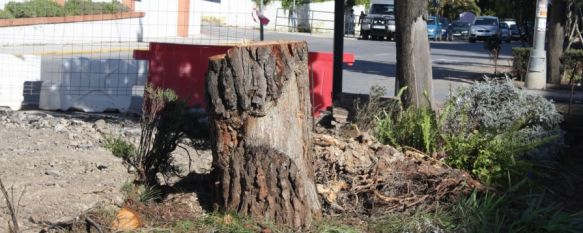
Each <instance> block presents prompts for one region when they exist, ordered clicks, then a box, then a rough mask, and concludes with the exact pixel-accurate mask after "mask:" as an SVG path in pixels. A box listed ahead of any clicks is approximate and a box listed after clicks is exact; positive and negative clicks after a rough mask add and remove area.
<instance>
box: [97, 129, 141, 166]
mask: <svg viewBox="0 0 583 233" xmlns="http://www.w3.org/2000/svg"><path fill="white" fill-rule="evenodd" d="M103 147H105V149H108V150H109V151H111V153H112V154H113V155H114V156H115V157H118V158H121V159H123V160H127V159H129V158H130V157H131V156H134V155H135V153H136V147H135V146H134V145H132V144H131V143H129V142H127V141H125V140H123V139H122V138H121V137H117V138H116V137H112V136H108V135H105V136H104V142H103Z"/></svg>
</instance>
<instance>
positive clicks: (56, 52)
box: [32, 47, 147, 56]
mask: <svg viewBox="0 0 583 233" xmlns="http://www.w3.org/2000/svg"><path fill="white" fill-rule="evenodd" d="M136 49H143V48H142V47H135V48H115V49H91V50H69V51H48V52H40V53H32V55H37V56H55V55H76V54H98V53H111V52H133V51H134V50H136ZM146 49H147V47H146Z"/></svg>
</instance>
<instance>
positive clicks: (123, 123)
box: [0, 110, 141, 150]
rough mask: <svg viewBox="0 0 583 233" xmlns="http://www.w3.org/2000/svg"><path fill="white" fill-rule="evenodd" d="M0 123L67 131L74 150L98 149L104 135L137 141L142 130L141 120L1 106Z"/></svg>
mask: <svg viewBox="0 0 583 233" xmlns="http://www.w3.org/2000/svg"><path fill="white" fill-rule="evenodd" d="M0 125H2V126H3V127H5V128H7V129H10V128H21V129H30V130H45V129H52V130H53V131H54V132H55V133H57V134H63V135H67V137H68V139H69V141H68V143H69V145H68V147H69V148H70V149H74V150H91V149H95V148H96V147H99V144H100V142H101V140H102V138H103V136H104V135H105V136H113V137H124V138H126V139H129V140H131V141H133V142H136V141H137V140H139V137H140V133H141V132H140V126H139V124H138V123H137V121H135V120H131V119H129V118H123V117H117V116H114V115H104V114H102V115H100V114H86V113H79V114H65V113H59V112H43V111H3V110H0Z"/></svg>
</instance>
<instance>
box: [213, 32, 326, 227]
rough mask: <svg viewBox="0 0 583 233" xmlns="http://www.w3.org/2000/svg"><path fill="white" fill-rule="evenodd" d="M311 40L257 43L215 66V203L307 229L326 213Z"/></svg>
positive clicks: (218, 207)
mask: <svg viewBox="0 0 583 233" xmlns="http://www.w3.org/2000/svg"><path fill="white" fill-rule="evenodd" d="M309 83H310V82H309V79H308V49H307V45H306V43H305V42H274V43H257V44H252V45H248V46H240V47H234V48H232V49H230V50H229V51H228V52H227V54H225V55H219V56H215V57H212V58H211V61H210V63H209V71H208V73H207V90H208V99H209V121H210V125H211V141H212V146H213V166H214V170H213V173H214V177H215V183H214V191H215V200H214V207H215V209H216V210H219V211H222V212H238V213H240V214H241V215H243V216H250V217H252V218H254V219H257V220H260V221H270V222H274V223H277V224H284V225H289V226H292V227H295V228H296V229H301V228H303V227H307V226H309V225H310V223H311V220H312V218H314V217H319V216H320V212H321V209H320V204H319V202H318V196H317V193H316V188H315V184H314V171H313V168H312V155H311V147H312V145H311V139H310V134H311V131H312V115H311V104H310V96H309Z"/></svg>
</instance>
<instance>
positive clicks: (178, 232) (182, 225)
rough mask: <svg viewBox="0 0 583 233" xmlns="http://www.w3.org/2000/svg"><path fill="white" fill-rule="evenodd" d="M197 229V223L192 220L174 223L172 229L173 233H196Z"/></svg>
mask: <svg viewBox="0 0 583 233" xmlns="http://www.w3.org/2000/svg"><path fill="white" fill-rule="evenodd" d="M195 229H196V223H194V222H192V221H191V220H180V221H177V222H175V223H174V226H173V227H172V232H175V233H189V232H194V231H195Z"/></svg>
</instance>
